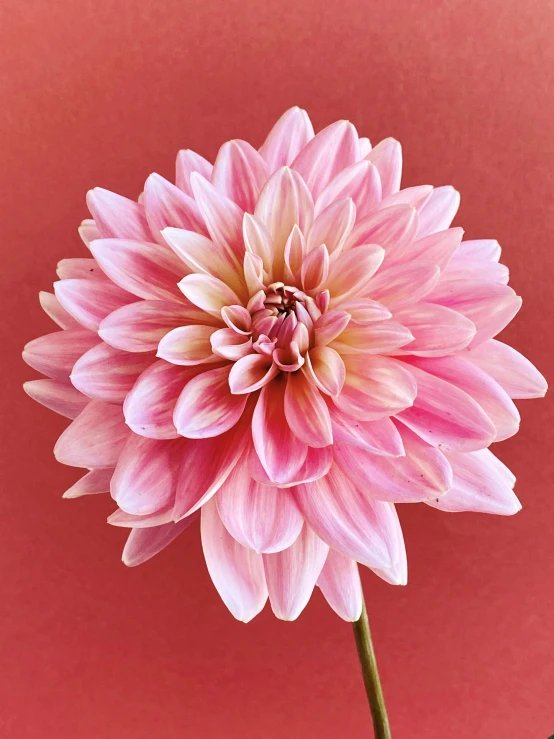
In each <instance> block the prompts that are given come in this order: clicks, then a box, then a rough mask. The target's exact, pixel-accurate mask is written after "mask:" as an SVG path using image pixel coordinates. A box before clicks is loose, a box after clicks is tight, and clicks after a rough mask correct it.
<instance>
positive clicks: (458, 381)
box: [410, 355, 520, 441]
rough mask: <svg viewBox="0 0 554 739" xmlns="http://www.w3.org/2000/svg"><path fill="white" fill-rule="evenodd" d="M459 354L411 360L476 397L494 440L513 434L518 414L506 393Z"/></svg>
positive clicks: (518, 420)
mask: <svg viewBox="0 0 554 739" xmlns="http://www.w3.org/2000/svg"><path fill="white" fill-rule="evenodd" d="M464 356H465V355H462V357H464ZM462 357H441V358H440V359H433V360H430V359H414V360H413V361H412V360H411V361H410V364H412V365H413V366H416V367H419V368H420V369H423V370H425V371H426V372H429V373H430V374H432V375H435V376H436V377H440V378H441V379H443V380H446V382H450V383H451V384H452V385H455V386H456V387H458V388H460V390H463V391H464V392H466V393H467V394H468V395H470V396H471V397H472V398H473V400H476V401H477V403H479V405H480V406H481V408H482V409H483V410H484V411H485V413H486V414H487V416H488V417H489V418H490V420H491V421H492V423H493V424H494V427H495V429H496V436H495V441H504V439H508V438H509V437H510V436H513V435H514V434H515V433H517V431H518V429H519V422H520V417H519V412H518V410H517V408H516V406H515V405H514V403H513V402H512V401H511V400H510V397H509V395H508V394H507V393H506V392H505V391H504V390H503V389H502V388H501V387H500V385H499V384H498V383H497V382H496V381H495V380H493V379H492V377H490V376H489V375H488V374H487V373H486V372H484V371H483V370H481V369H479V368H478V367H476V366H475V365H472V364H471V363H470V362H467V361H465V360H464V359H463V358H462Z"/></svg>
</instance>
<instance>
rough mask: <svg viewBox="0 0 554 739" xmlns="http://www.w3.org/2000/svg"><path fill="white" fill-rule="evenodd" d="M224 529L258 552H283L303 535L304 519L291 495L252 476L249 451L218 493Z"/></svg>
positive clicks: (218, 506) (218, 504) (217, 498)
mask: <svg viewBox="0 0 554 739" xmlns="http://www.w3.org/2000/svg"><path fill="white" fill-rule="evenodd" d="M216 501H217V509H218V511H219V515H220V516H221V520H222V521H223V523H224V524H225V528H226V529H227V530H228V531H229V533H230V534H231V536H233V537H234V538H235V539H236V540H237V541H238V542H239V543H240V544H242V545H243V546H245V547H248V548H249V549H254V550H255V551H256V552H280V551H282V550H283V549H287V547H289V546H291V545H292V544H293V543H294V542H295V540H296V539H297V538H298V535H299V534H300V530H301V529H302V526H303V523H304V519H303V518H302V515H301V514H300V511H299V510H298V507H297V505H296V502H295V501H294V498H293V497H292V494H291V493H290V492H289V491H288V490H283V489H279V488H276V487H274V486H270V485H262V484H261V483H259V482H256V480H254V479H252V477H251V476H250V471H249V468H248V451H247V452H246V454H245V455H244V457H243V460H242V461H241V462H240V463H239V464H237V466H236V467H235V469H234V470H233V471H232V472H231V474H230V475H229V477H228V478H227V480H226V481H225V482H224V483H223V485H222V487H221V488H220V490H219V492H218V493H217V495H216Z"/></svg>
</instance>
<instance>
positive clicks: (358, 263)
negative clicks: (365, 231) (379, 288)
mask: <svg viewBox="0 0 554 739" xmlns="http://www.w3.org/2000/svg"><path fill="white" fill-rule="evenodd" d="M384 257H385V252H384V250H383V249H382V248H381V247H380V246H376V245H375V244H367V245H365V244H364V245H363V246H358V247H356V248H355V249H350V250H349V251H347V252H345V253H344V254H341V255H340V256H339V257H338V258H337V259H336V260H335V261H334V262H333V264H332V265H331V268H330V270H329V277H328V279H327V284H326V287H327V289H328V290H329V292H330V293H331V307H333V308H335V307H341V306H342V303H343V301H346V300H348V299H349V298H354V297H357V296H358V295H359V294H360V293H362V291H364V290H365V289H366V288H367V285H368V283H370V280H371V278H372V277H373V275H374V274H375V273H376V272H377V270H378V269H379V267H380V266H381V264H382V263H383V259H384Z"/></svg>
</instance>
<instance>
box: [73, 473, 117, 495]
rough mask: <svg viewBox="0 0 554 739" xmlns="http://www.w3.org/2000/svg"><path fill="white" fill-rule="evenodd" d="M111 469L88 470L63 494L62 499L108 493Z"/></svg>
mask: <svg viewBox="0 0 554 739" xmlns="http://www.w3.org/2000/svg"><path fill="white" fill-rule="evenodd" d="M113 473H114V471H113V467H107V468H106V469H100V470H90V472H87V474H86V475H85V476H84V477H81V479H80V480H77V482H76V483H75V484H74V485H72V486H71V487H70V488H69V489H68V490H66V491H65V493H64V494H63V496H62V497H63V498H81V497H82V496H83V495H99V494H101V493H109V492H110V480H111V479H112V475H113Z"/></svg>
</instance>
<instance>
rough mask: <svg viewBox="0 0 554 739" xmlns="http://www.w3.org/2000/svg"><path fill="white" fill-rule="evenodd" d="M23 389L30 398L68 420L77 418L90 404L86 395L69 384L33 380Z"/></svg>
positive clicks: (24, 385)
mask: <svg viewBox="0 0 554 739" xmlns="http://www.w3.org/2000/svg"><path fill="white" fill-rule="evenodd" d="M23 389H24V390H25V392H26V393H27V395H28V396H29V397H30V398H32V399H33V400H36V401H37V402H38V403H41V404H42V405H44V406H46V408H49V409H50V410H51V411H54V412H55V413H59V414H60V415H62V416H65V417H66V418H76V417H77V416H78V415H79V413H80V412H81V411H82V410H84V408H85V407H86V406H87V405H88V404H89V403H90V399H89V398H87V397H86V395H83V394H82V393H80V392H79V391H78V390H76V389H75V388H74V387H73V385H70V384H69V383H67V382H58V381H57V380H31V381H30V382H25V383H24V384H23Z"/></svg>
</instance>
